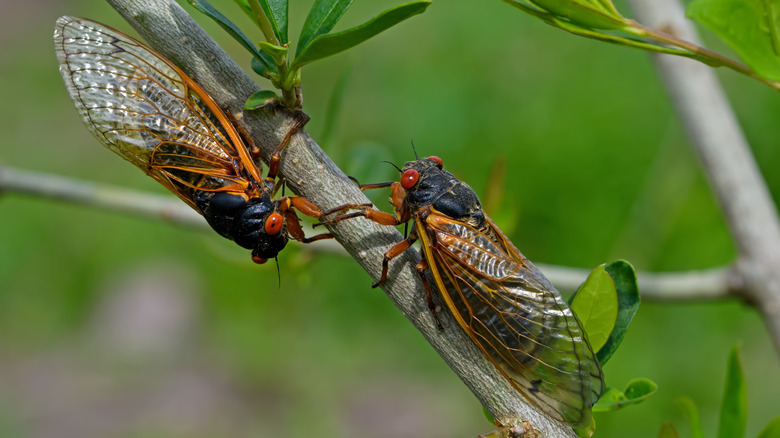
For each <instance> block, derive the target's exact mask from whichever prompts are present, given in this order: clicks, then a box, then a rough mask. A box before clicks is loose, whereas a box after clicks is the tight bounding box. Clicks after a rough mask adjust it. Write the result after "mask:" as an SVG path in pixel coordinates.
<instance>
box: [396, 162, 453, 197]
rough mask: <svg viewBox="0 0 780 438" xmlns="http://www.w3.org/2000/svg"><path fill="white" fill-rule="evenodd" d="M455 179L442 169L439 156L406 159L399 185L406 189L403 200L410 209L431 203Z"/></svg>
mask: <svg viewBox="0 0 780 438" xmlns="http://www.w3.org/2000/svg"><path fill="white" fill-rule="evenodd" d="M453 180H454V181H457V180H456V179H455V177H454V176H452V174H450V173H449V172H446V171H445V170H444V164H443V162H442V160H441V158H439V157H428V158H423V159H420V160H415V161H407V162H406V164H404V167H403V169H401V187H403V188H404V190H406V198H405V202H406V203H407V204H408V206H409V207H410V208H411V209H417V208H419V207H423V206H427V205H430V204H432V203H433V202H434V201H435V200H436V199H437V198H438V197H439V196H441V194H442V193H443V192H446V191H447V190H448V189H449V187H450V186H451V185H452V181H453Z"/></svg>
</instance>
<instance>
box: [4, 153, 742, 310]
mask: <svg viewBox="0 0 780 438" xmlns="http://www.w3.org/2000/svg"><path fill="white" fill-rule="evenodd" d="M2 192H17V193H24V194H28V195H33V196H39V197H43V198H48V199H53V200H58V201H65V202H73V203H76V204H81V205H87V206H90V207H94V208H101V209H105V210H109V211H116V212H120V213H129V214H132V215H134V216H139V217H146V218H150V219H155V220H162V221H164V222H169V223H171V224H174V225H180V226H184V227H188V228H195V229H199V230H204V231H211V227H209V225H208V224H207V223H206V221H205V220H204V219H203V217H202V216H201V215H199V214H197V213H196V212H195V211H193V210H192V209H191V208H189V207H187V206H186V205H185V204H183V203H182V202H181V201H179V200H178V199H176V198H175V197H173V196H170V195H157V194H151V193H145V192H141V191H137V190H132V189H126V188H123V187H116V186H112V185H108V184H100V183H96V182H92V181H83V180H79V179H75V178H69V177H64V176H55V175H51V174H48V173H42V172H31V171H28V170H20V169H15V168H12V167H7V166H3V165H0V193H2ZM291 242H292V243H293V244H298V245H302V244H301V243H300V242H298V241H296V240H292V241H291ZM305 247H306V249H307V251H311V252H317V253H320V252H328V253H334V254H338V255H342V256H346V255H348V254H347V252H346V251H345V250H344V248H343V247H341V246H339V245H338V244H336V243H335V242H333V241H332V240H325V241H322V242H317V244H316V245H306V246H305ZM536 266H537V267H538V268H539V269H541V270H542V272H544V273H545V275H546V276H547V278H549V279H550V281H551V282H552V283H553V284H554V285H555V287H556V288H558V290H560V291H568V292H573V291H575V290H577V288H578V287H580V285H581V284H582V282H583V281H585V278H587V277H588V274H589V273H590V271H589V270H587V269H581V268H570V267H566V266H556V265H547V264H544V263H536ZM637 279H638V282H639V290H641V291H642V298H643V299H645V300H650V301H700V300H716V299H725V298H734V297H736V298H742V297H743V296H744V294H745V291H744V283H743V282H742V281H741V280H740V278H739V277H738V272H737V269H736V268H735V267H722V268H715V269H709V270H703V271H685V272H665V273H657V272H638V273H637Z"/></svg>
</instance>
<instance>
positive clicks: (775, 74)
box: [687, 0, 780, 81]
mask: <svg viewBox="0 0 780 438" xmlns="http://www.w3.org/2000/svg"><path fill="white" fill-rule="evenodd" d="M778 11H780V0H696V1H694V2H692V3H691V4H690V5H688V9H687V14H688V17H689V18H692V19H694V20H696V21H698V22H699V23H701V24H703V25H704V26H706V27H707V28H709V29H710V30H712V31H713V32H715V33H716V34H717V35H718V36H719V37H720V38H721V39H722V40H723V41H725V42H726V43H727V44H728V45H729V46H731V48H733V49H734V50H735V51H736V52H737V53H738V54H739V56H740V57H741V58H742V60H743V61H744V62H745V63H746V64H747V65H749V66H750V67H751V68H752V69H753V70H755V71H756V73H758V74H759V75H761V76H763V77H765V78H767V79H770V80H774V81H779V80H780V29H779V28H780V25H779V23H778V20H780V13H779V12H778Z"/></svg>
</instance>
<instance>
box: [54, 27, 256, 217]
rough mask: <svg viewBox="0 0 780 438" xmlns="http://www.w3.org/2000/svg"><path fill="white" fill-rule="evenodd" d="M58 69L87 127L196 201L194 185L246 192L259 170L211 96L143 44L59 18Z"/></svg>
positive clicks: (117, 34) (188, 198) (210, 188)
mask: <svg viewBox="0 0 780 438" xmlns="http://www.w3.org/2000/svg"><path fill="white" fill-rule="evenodd" d="M54 42H55V49H56V52H57V59H58V60H59V63H60V73H61V74H62V77H63V79H64V80H65V85H66V86H67V88H68V92H69V93H70V96H71V98H72V99H73V102H74V103H75V105H76V109H77V110H78V112H79V114H80V115H81V118H82V120H83V121H84V123H85V124H86V126H87V128H88V129H89V131H90V132H91V133H92V134H93V135H94V136H95V137H96V138H97V139H98V140H99V141H100V142H101V143H103V144H104V145H105V146H106V147H107V148H108V149H110V150H112V151H114V152H115V153H117V154H119V155H120V156H122V157H123V158H124V159H126V160H127V161H130V162H131V163H133V164H134V165H136V166H137V167H139V168H140V169H141V170H143V171H144V172H146V173H147V174H148V175H150V176H151V177H153V178H155V179H156V180H157V181H159V182H160V183H162V184H163V185H164V186H165V187H167V188H168V189H170V190H171V191H173V192H174V193H176V194H177V195H178V196H179V197H181V198H182V199H184V200H185V201H186V202H188V203H189V204H190V205H191V206H193V207H195V205H194V202H193V201H192V199H190V198H191V196H192V191H191V190H188V188H191V189H198V190H207V191H234V192H242V191H244V190H246V189H247V186H248V182H247V178H254V179H256V180H259V179H260V176H259V170H258V169H257V168H256V166H255V165H254V163H253V162H252V160H251V159H249V158H248V152H247V151H246V148H245V146H244V145H243V143H242V142H241V139H240V137H239V136H238V134H237V132H236V130H235V128H234V127H233V126H232V124H231V123H230V121H229V120H227V118H226V116H225V114H224V113H223V112H222V110H221V109H220V108H219V107H218V106H217V105H216V103H214V101H213V100H212V99H211V98H210V97H209V96H208V95H207V94H206V93H205V92H204V91H203V90H202V89H201V88H200V87H199V86H198V85H197V84H195V83H194V82H193V81H192V80H191V79H190V78H189V77H187V76H186V75H185V74H184V73H183V72H182V71H181V70H179V69H178V68H177V67H176V66H174V65H173V64H171V63H170V62H169V61H167V60H166V59H165V58H163V57H162V56H160V55H158V54H157V53H155V52H153V51H152V50H151V49H149V48H147V47H146V46H145V45H143V44H142V43H140V42H138V41H136V40H135V39H133V38H131V37H129V36H127V35H125V34H123V33H121V32H119V31H116V30H114V29H111V28H108V27H106V26H103V25H101V24H99V23H96V22H93V21H90V20H85V19H81V18H74V17H60V18H59V19H58V20H57V24H56V28H55V31H54Z"/></svg>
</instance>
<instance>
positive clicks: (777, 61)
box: [502, 0, 780, 90]
mask: <svg viewBox="0 0 780 438" xmlns="http://www.w3.org/2000/svg"><path fill="white" fill-rule="evenodd" d="M502 1H504V2H505V3H508V4H509V5H511V6H513V7H515V8H517V9H519V10H521V11H523V12H525V13H527V14H529V15H532V16H534V17H536V18H538V19H540V20H542V21H544V22H545V23H547V24H549V25H551V26H554V27H557V28H559V29H562V30H565V31H567V32H570V33H572V34H575V35H579V36H582V37H585V38H591V39H595V40H599V41H604V42H608V43H612V44H618V45H621V46H626V47H634V48H638V49H643V50H647V51H651V52H658V53H667V54H672V55H679V56H685V57H688V58H692V59H696V60H698V61H701V62H703V63H705V64H708V65H710V66H713V67H721V66H723V67H727V68H730V69H732V70H735V71H738V72H740V73H743V74H746V75H748V76H750V77H752V78H754V79H756V80H759V81H761V82H763V83H765V84H767V85H769V86H771V87H773V88H775V89H777V90H780V82H778V81H780V29H779V26H778V19H780V16H778V13H779V12H778V11H780V0H695V1H693V2H691V3H690V5H689V6H688V9H687V15H688V17H689V18H691V19H693V20H696V21H697V22H699V23H701V24H702V25H704V26H706V27H707V28H709V29H710V30H712V31H713V32H715V34H716V35H718V36H719V37H720V38H721V39H722V40H724V41H725V42H726V43H727V44H728V45H730V46H731V47H732V48H733V49H734V50H735V51H736V52H737V54H739V56H740V57H741V58H742V60H743V61H744V62H745V64H747V65H744V64H742V63H739V62H737V61H735V60H733V59H731V58H729V57H726V56H724V55H721V54H719V53H716V52H713V51H711V50H708V49H706V48H703V47H700V46H698V45H696V44H693V43H690V42H687V41H683V40H680V39H678V38H676V37H674V36H673V35H670V34H667V33H665V32H662V31H659V30H656V29H652V28H649V27H646V26H643V25H642V24H640V23H637V22H636V21H635V20H632V19H629V18H626V17H624V16H623V15H621V14H620V12H618V10H617V8H615V5H614V3H613V2H612V0H502Z"/></svg>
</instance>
